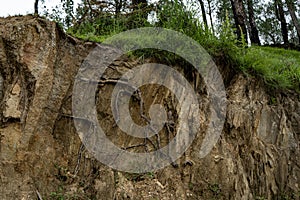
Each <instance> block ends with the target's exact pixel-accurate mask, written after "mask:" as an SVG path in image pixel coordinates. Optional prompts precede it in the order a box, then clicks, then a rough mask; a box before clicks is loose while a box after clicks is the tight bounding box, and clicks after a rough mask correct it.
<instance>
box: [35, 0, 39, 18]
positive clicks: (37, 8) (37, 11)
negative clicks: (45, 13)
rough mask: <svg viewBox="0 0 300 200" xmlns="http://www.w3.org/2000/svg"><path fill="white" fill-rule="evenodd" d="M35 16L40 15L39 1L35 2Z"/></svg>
mask: <svg viewBox="0 0 300 200" xmlns="http://www.w3.org/2000/svg"><path fill="white" fill-rule="evenodd" d="M34 15H39V0H35V1H34Z"/></svg>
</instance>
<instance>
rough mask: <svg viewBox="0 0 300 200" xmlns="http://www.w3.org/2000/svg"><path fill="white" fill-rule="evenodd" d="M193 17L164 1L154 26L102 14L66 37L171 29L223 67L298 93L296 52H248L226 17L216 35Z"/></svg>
mask: <svg viewBox="0 0 300 200" xmlns="http://www.w3.org/2000/svg"><path fill="white" fill-rule="evenodd" d="M196 14H197V12H196V11H195V10H193V8H188V7H187V6H185V5H184V4H183V3H182V2H181V1H179V0H175V1H168V0H167V1H162V2H161V4H160V5H159V7H158V10H157V18H158V20H157V21H156V22H155V23H149V22H148V21H147V20H145V15H144V13H143V11H142V10H136V11H134V12H133V13H131V14H130V15H122V14H120V15H118V16H114V15H112V14H109V13H103V14H101V15H99V16H98V17H97V18H96V19H95V20H94V21H92V22H90V21H87V22H83V23H81V24H79V25H78V26H73V27H71V28H70V29H69V30H68V33H71V34H73V35H75V36H76V37H79V38H82V39H86V40H91V41H96V42H102V41H104V40H105V39H106V38H108V37H110V36H112V35H115V34H117V33H120V32H122V31H126V30H129V29H132V28H138V27H145V26H148V27H163V28H167V29H172V30H175V31H178V32H181V33H183V34H185V35H187V36H189V37H191V38H193V39H194V40H196V41H197V42H199V43H200V44H201V45H202V46H203V47H204V49H206V50H207V51H208V52H209V54H211V55H212V57H213V58H214V59H215V60H217V61H218V60H219V61H221V62H226V63H224V64H225V65H230V66H232V67H234V68H235V69H237V70H242V71H243V72H245V73H246V74H250V75H253V76H259V77H261V78H262V79H263V80H264V82H265V83H266V84H268V85H270V86H272V87H274V88H279V89H293V90H296V91H299V90H300V89H299V88H300V85H299V84H300V66H299V65H300V64H299V63H300V53H299V52H296V51H289V50H283V49H276V48H267V47H256V46H253V47H250V48H248V44H246V42H245V38H242V41H238V40H237V38H236V34H235V33H234V32H235V30H234V28H233V25H232V20H231V18H230V17H229V14H226V15H225V21H223V22H222V25H221V26H220V27H219V31H218V35H214V34H213V33H212V31H210V30H209V29H205V28H204V27H203V25H202V24H201V22H200V21H199V20H198V18H197V15H196ZM148 40H149V41H148ZM150 40H151V38H143V41H141V42H143V43H145V42H151V41H150ZM129 54H130V55H131V56H137V57H139V58H147V57H151V58H155V59H157V61H163V62H164V63H177V64H178V63H179V61H180V58H179V57H178V56H176V55H174V54H172V53H169V52H163V51H159V50H153V49H144V50H138V51H134V52H131V53H129Z"/></svg>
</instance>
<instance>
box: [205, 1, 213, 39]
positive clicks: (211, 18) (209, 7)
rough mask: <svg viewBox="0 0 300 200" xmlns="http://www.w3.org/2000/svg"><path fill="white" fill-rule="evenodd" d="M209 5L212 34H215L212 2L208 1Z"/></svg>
mask: <svg viewBox="0 0 300 200" xmlns="http://www.w3.org/2000/svg"><path fill="white" fill-rule="evenodd" d="M207 3H208V12H209V19H210V25H211V30H212V32H213V34H214V33H215V30H214V23H213V20H212V10H211V0H207Z"/></svg>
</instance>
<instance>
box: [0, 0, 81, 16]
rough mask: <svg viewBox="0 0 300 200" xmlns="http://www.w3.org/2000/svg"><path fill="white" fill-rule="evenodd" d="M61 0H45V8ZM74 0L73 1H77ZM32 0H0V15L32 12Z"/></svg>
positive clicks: (77, 0) (76, 0)
mask: <svg viewBox="0 0 300 200" xmlns="http://www.w3.org/2000/svg"><path fill="white" fill-rule="evenodd" d="M60 1H61V0H45V3H44V4H43V5H45V6H46V7H47V8H51V7H54V6H55V5H58V4H59V3H60ZM79 1H80V0H75V1H74V2H79ZM33 7H34V0H0V17H7V16H9V15H19V14H21V15H26V14H32V13H33V12H34V9H33Z"/></svg>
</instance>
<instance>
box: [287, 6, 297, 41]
mask: <svg viewBox="0 0 300 200" xmlns="http://www.w3.org/2000/svg"><path fill="white" fill-rule="evenodd" d="M286 3H287V7H288V10H289V13H290V15H291V18H292V21H293V24H294V26H295V28H296V31H297V35H298V38H299V42H300V23H299V21H298V19H297V15H296V12H295V3H294V1H292V0H286Z"/></svg>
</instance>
